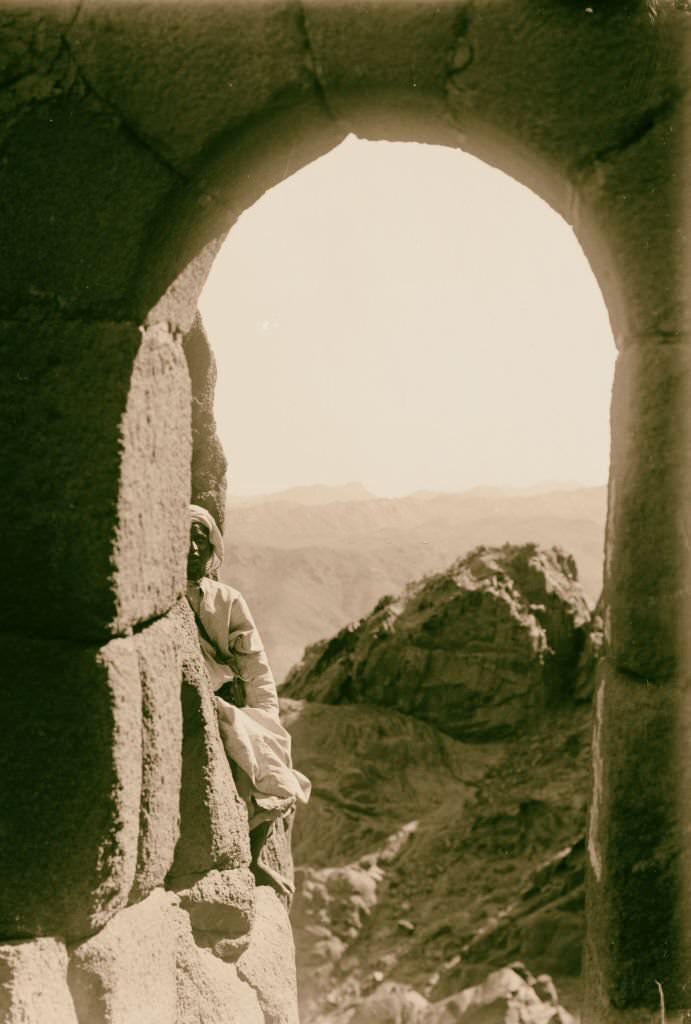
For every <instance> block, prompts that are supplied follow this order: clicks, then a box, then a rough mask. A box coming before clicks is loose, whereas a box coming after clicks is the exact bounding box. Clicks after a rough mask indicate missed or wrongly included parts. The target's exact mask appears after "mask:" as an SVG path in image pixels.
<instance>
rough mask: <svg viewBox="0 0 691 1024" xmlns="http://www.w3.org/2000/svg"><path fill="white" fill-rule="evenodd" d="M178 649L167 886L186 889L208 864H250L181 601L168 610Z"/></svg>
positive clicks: (239, 807)
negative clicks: (177, 741) (177, 732)
mask: <svg viewBox="0 0 691 1024" xmlns="http://www.w3.org/2000/svg"><path fill="white" fill-rule="evenodd" d="M171 621H172V622H173V623H174V625H175V628H176V630H177V633H178V638H179V643H180V646H181V651H182V678H183V686H182V714H183V734H184V735H183V744H182V787H181V790H180V838H179V839H178V843H177V846H176V848H175V857H174V860H173V865H172V867H171V869H170V872H169V875H168V880H167V884H168V885H169V886H170V887H172V888H185V889H187V888H189V887H190V884H191V881H192V880H193V879H195V878H199V877H200V876H201V875H202V874H204V873H206V872H207V871H209V870H211V869H213V868H240V867H246V866H248V865H249V863H250V849H249V830H248V823H247V809H246V807H245V805H244V803H243V802H242V800H241V799H240V797H239V796H238V794H237V790H236V788H235V782H234V781H233V776H232V773H231V770H230V765H229V763H228V758H227V757H226V752H225V750H224V748H223V744H222V741H221V737H220V734H219V731H218V724H217V720H216V709H215V707H214V704H213V699H212V695H211V692H210V688H209V683H208V677H207V675H206V670H205V668H204V665H203V662H202V659H201V653H200V651H199V639H198V634H197V627H196V624H195V621H194V615H193V613H192V610H191V608H190V607H189V605H188V604H187V602H185V601H182V602H180V604H179V605H177V606H176V607H175V608H174V609H173V612H172V613H171Z"/></svg>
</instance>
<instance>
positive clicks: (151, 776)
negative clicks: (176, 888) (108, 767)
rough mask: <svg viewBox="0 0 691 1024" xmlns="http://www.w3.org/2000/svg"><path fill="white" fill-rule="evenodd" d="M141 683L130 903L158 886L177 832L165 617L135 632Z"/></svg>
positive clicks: (176, 708) (177, 741)
mask: <svg viewBox="0 0 691 1024" xmlns="http://www.w3.org/2000/svg"><path fill="white" fill-rule="evenodd" d="M134 643H135V647H136V651H137V659H138V662H139V672H140V677H141V683H142V800H141V810H140V818H139V853H138V857H137V873H136V876H135V880H134V885H133V887H132V893H131V894H130V901H131V902H134V901H136V900H140V899H143V897H144V896H146V894H147V893H149V892H151V890H152V889H155V888H156V887H157V886H160V885H162V884H163V880H164V878H165V877H166V875H167V874H168V871H169V870H170V867H171V864H172V863H173V854H174V852H175V844H176V843H177V840H178V836H179V831H180V822H179V818H180V782H181V775H182V707H181V689H182V664H181V652H180V650H179V643H178V635H177V630H176V628H175V625H174V622H173V621H172V620H171V618H170V617H168V616H167V617H165V618H163V619H160V620H159V621H158V622H156V623H154V624H153V625H152V626H148V627H147V628H146V629H144V630H142V631H141V632H140V633H137V634H136V635H135V637H134Z"/></svg>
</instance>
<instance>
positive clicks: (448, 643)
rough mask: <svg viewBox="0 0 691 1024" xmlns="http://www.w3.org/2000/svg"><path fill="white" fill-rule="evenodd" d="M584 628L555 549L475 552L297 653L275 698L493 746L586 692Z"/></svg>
mask: <svg viewBox="0 0 691 1024" xmlns="http://www.w3.org/2000/svg"><path fill="white" fill-rule="evenodd" d="M590 619H591V612H590V609H589V607H588V603H587V601H586V598H585V594H584V592H583V590H582V588H581V585H580V583H579V582H578V574H577V570H576V564H575V562H574V560H573V558H571V557H570V556H569V555H567V554H565V553H564V552H563V551H562V550H561V549H559V548H556V547H553V548H542V547H540V546H538V545H536V544H525V545H520V546H517V545H510V544H505V545H504V546H503V547H500V548H489V547H478V548H475V549H474V550H473V551H471V552H470V553H469V554H467V555H465V556H464V557H463V558H460V559H459V560H457V561H456V562H454V564H453V565H452V566H451V567H450V568H449V569H448V570H447V571H446V572H443V573H437V574H435V575H432V576H428V577H425V578H424V579H422V580H420V581H418V582H416V583H413V584H410V585H409V586H408V587H407V588H406V590H405V591H404V592H403V593H402V594H401V595H399V596H398V597H385V598H382V599H381V600H380V601H379V603H378V604H377V605H376V607H375V608H374V610H373V612H372V613H371V614H370V615H368V616H366V617H365V618H363V619H361V620H360V622H359V623H357V624H356V625H351V626H348V627H347V628H346V629H344V630H342V631H341V632H340V633H338V634H337V636H335V637H334V638H333V639H331V640H328V641H322V642H321V643H318V644H315V645H313V646H312V647H309V648H308V649H307V650H306V652H305V656H304V658H303V660H302V662H301V663H300V664H299V665H298V666H296V668H295V669H293V671H292V672H291V673H290V675H289V677H288V680H287V682H286V685H285V687H284V689H283V691H282V694H283V695H284V696H288V697H295V698H304V699H307V700H312V701H321V702H324V703H329V704H341V703H368V704H378V705H384V706H388V707H393V708H396V709H397V710H399V711H402V712H404V713H406V714H411V715H414V716H416V717H418V718H421V719H423V720H425V721H427V722H429V723H430V724H432V725H435V726H437V727H438V728H439V729H441V730H443V731H444V732H447V733H449V734H450V735H451V736H454V737H456V738H458V739H464V740H473V741H477V740H489V739H497V738H501V737H502V736H507V735H510V734H512V733H513V732H514V730H515V728H516V726H517V725H519V724H520V723H521V722H524V721H526V720H527V719H529V718H532V717H534V716H535V715H536V714H538V713H539V712H540V711H542V710H543V709H545V708H551V707H556V706H562V705H564V704H567V703H570V702H573V701H575V700H577V699H578V698H579V697H580V695H581V694H585V693H587V687H584V684H583V681H582V680H579V678H578V674H579V666H581V667H582V664H581V656H582V654H583V650H584V647H585V644H586V640H587V637H588V633H589V624H590ZM577 681H578V682H579V686H578V690H577V688H576V684H577Z"/></svg>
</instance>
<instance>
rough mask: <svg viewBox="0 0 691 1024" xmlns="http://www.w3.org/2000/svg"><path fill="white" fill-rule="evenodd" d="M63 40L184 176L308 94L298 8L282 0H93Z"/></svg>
mask: <svg viewBox="0 0 691 1024" xmlns="http://www.w3.org/2000/svg"><path fill="white" fill-rule="evenodd" d="M68 36H69V40H70V45H71V46H72V47H73V50H74V53H75V55H76V58H77V60H78V62H79V65H80V67H81V68H82V69H83V71H84V73H85V74H86V76H87V77H88V79H89V81H90V82H92V83H93V85H94V88H95V89H96V90H97V92H98V93H99V95H101V96H103V97H105V98H106V99H107V100H108V102H109V103H111V104H112V105H113V106H114V107H116V109H117V110H118V111H119V112H120V113H121V115H122V116H123V117H124V118H125V119H126V120H127V122H128V123H129V124H131V125H133V126H135V128H136V131H137V133H139V134H141V135H142V136H143V137H145V138H147V139H150V140H152V142H153V143H154V145H155V148H156V150H157V152H160V153H162V154H164V155H165V157H166V158H167V159H168V160H170V161H171V162H173V163H174V164H175V165H176V166H177V167H178V168H179V169H181V170H182V169H185V170H188V171H189V170H191V169H196V164H195V163H194V161H195V159H196V158H197V157H198V156H199V154H200V153H201V152H202V151H204V150H207V149H208V148H209V146H210V144H211V143H213V142H215V141H216V140H217V139H218V138H219V136H220V135H221V134H222V133H225V134H226V135H227V134H228V133H230V132H231V131H232V130H233V129H234V128H236V127H237V126H238V125H242V124H244V123H246V122H247V121H249V120H251V119H252V117H253V116H256V115H257V114H259V113H261V112H262V111H263V110H264V109H265V108H266V107H267V106H268V105H269V104H270V103H271V102H272V101H274V100H275V98H276V96H277V95H279V94H280V96H281V97H282V100H283V102H284V103H285V102H286V101H287V100H288V99H290V100H291V101H292V102H293V103H295V102H298V101H299V99H300V98H301V97H302V96H303V95H305V94H309V93H310V92H311V91H312V89H313V81H312V77H311V75H310V74H309V71H308V66H307V64H308V62H307V59H306V41H305V37H304V33H303V29H302V24H301V19H300V12H299V10H298V9H297V8H296V7H295V6H294V5H293V4H290V3H281V2H280V0H279V2H278V3H272V4H260V5H250V6H246V5H244V4H204V5H203V6H201V7H200V6H198V5H197V6H195V7H188V6H187V5H186V4H177V3H176V4H166V5H164V6H161V4H159V3H158V2H151V3H138V4H134V5H132V4H124V5H122V4H121V5H103V4H90V5H86V6H85V7H83V8H82V11H81V13H80V16H79V18H78V19H77V20H76V22H75V23H74V24H73V25H72V26H71V28H70V31H69V33H68Z"/></svg>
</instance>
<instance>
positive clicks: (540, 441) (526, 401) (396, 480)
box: [200, 137, 615, 497]
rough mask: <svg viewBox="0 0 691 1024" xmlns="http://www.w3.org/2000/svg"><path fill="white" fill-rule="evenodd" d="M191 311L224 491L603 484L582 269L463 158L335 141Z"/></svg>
mask: <svg viewBox="0 0 691 1024" xmlns="http://www.w3.org/2000/svg"><path fill="white" fill-rule="evenodd" d="M200 309H201V312H202V316H203V319H204V322H205V325H206V328H207V332H208V335H209V338H210V341H211V344H212V347H213V348H214V351H215V354H216V359H217V363H218V374H219V376H218V386H217V392H216V417H217V422H218V432H219V436H220V437H221V440H222V443H223V446H224V449H225V451H226V454H227V456H228V459H229V480H230V490H231V492H232V493H233V494H237V495H238V496H243V495H257V494H264V493H273V492H277V491H281V490H286V489H289V488H292V487H299V486H313V481H314V480H323V481H324V484H326V485H331V486H334V485H338V484H341V485H342V482H343V481H353V480H357V481H361V482H362V484H363V485H364V486H365V487H366V488H367V489H368V490H370V491H372V492H374V493H375V494H378V495H380V496H382V497H393V496H401V495H404V494H410V493H413V492H415V491H418V490H431V491H443V492H448V493H458V492H462V491H466V490H469V489H471V488H473V487H479V486H480V487H488V486H499V487H515V486H521V485H524V484H526V483H527V482H529V481H543V480H564V479H566V480H578V481H581V482H582V484H583V486H599V485H600V484H601V482H602V481H603V480H606V478H607V474H608V462H609V415H608V414H609V396H610V391H611V381H612V370H613V363H614V357H615V349H614V345H613V342H612V336H611V330H610V326H609V321H608V318H607V312H606V309H605V306H604V302H603V299H602V296H601V293H600V291H599V288H598V285H597V283H596V281H595V279H594V277H593V274H592V271H591V269H590V267H589V264H588V262H587V260H586V258H585V255H584V254H583V251H582V250H581V248H580V246H579V244H578V242H577V241H576V239H575V236H574V235H573V232H572V231H571V229H570V227H569V226H568V225H567V224H566V223H565V222H564V221H563V220H562V219H561V218H560V217H559V216H558V215H557V214H556V213H554V211H552V210H551V209H550V208H549V207H548V206H547V205H546V204H545V203H544V202H543V201H542V200H541V199H540V198H538V197H537V196H536V195H535V194H534V193H532V192H530V191H529V190H528V189H526V188H524V187H523V186H522V185H520V184H518V183H517V182H515V181H513V180H512V179H511V178H509V177H508V176H506V175H505V174H503V173H501V172H500V171H497V170H496V169H493V168H491V167H489V166H487V165H485V164H483V163H481V162H480V161H479V160H476V159H475V158H473V157H471V156H468V155H467V154H464V153H462V152H461V151H460V150H451V149H444V148H442V147H438V146H425V145H417V144H412V143H383V142H362V141H360V140H356V139H354V138H353V137H350V138H349V139H347V140H346V141H345V142H344V143H342V144H341V145H340V146H338V147H337V148H336V149H335V150H333V151H332V152H331V153H329V154H327V155H326V156H324V157H322V158H321V159H320V160H317V161H316V162H315V163H312V164H310V165H309V166H308V167H306V168H304V169H303V170H301V171H299V172H297V173H296V174H295V175H293V176H292V177H290V178H288V179H286V180H285V181H283V182H282V183H281V184H280V185H278V186H276V187H275V188H273V189H271V190H269V191H268V192H267V193H266V194H265V195H264V196H263V197H262V198H261V199H260V200H259V201H258V202H257V203H256V204H255V205H254V206H253V207H251V208H250V209H249V210H248V211H246V212H245V214H243V216H242V217H241V218H240V220H239V221H238V223H237V224H236V225H235V227H234V228H233V229H232V230H231V232H230V233H229V236H228V238H227V240H226V242H225V245H224V246H223V248H222V250H221V252H220V253H219V256H218V257H217V259H216V261H215V264H214V267H213V268H212V272H211V274H210V276H209V280H208V281H207V284H206V286H205V289H204V291H203V293H202V298H201V300H200ZM497 481H501V483H498V484H497ZM528 485H529V484H528Z"/></svg>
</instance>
